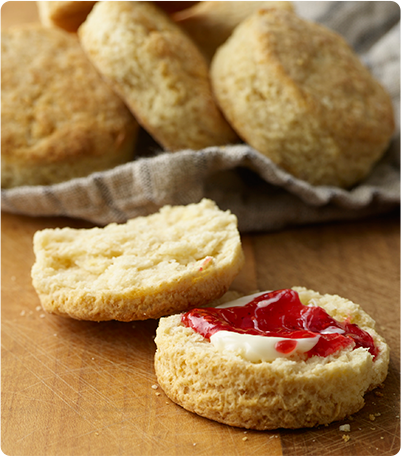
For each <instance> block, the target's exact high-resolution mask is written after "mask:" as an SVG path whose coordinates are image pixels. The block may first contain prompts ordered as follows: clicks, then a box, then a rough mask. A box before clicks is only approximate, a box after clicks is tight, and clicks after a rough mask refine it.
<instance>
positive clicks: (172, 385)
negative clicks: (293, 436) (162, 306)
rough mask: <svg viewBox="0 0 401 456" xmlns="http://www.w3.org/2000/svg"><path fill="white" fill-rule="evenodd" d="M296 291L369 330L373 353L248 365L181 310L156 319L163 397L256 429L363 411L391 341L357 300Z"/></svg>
mask: <svg viewBox="0 0 401 456" xmlns="http://www.w3.org/2000/svg"><path fill="white" fill-rule="evenodd" d="M294 290H296V291H297V292H298V294H299V297H300V300H301V302H302V304H304V305H313V306H320V307H322V308H323V309H325V311H326V312H327V313H328V314H329V315H331V316H332V317H333V318H335V319H336V320H337V321H340V322H344V321H348V322H349V323H351V324H357V325H358V326H359V327H360V328H361V329H362V330H364V331H366V332H368V333H369V335H370V336H371V337H372V338H373V341H374V344H375V347H376V349H377V350H378V354H377V356H376V357H375V358H374V356H373V355H372V354H371V353H370V352H369V351H368V349H366V348H362V347H358V348H356V349H354V350H350V349H349V348H346V349H345V348H344V349H341V350H340V351H338V352H335V353H333V354H331V355H329V356H327V357H321V356H316V355H315V356H312V357H310V358H308V359H305V358H304V357H301V356H300V357H298V358H297V357H288V358H286V357H278V358H276V359H274V360H273V361H258V362H252V361H249V360H247V359H246V358H244V357H243V356H242V355H241V354H240V353H239V352H236V351H235V350H233V349H232V347H230V346H229V345H230V343H228V346H229V348H230V350H227V351H224V350H223V351H221V350H219V348H217V347H216V346H215V345H213V344H212V343H211V342H209V340H208V339H206V338H204V337H203V336H201V335H200V334H198V333H197V332H195V331H194V330H193V329H192V328H190V327H188V326H185V325H184V324H183V323H182V322H181V315H173V316H170V317H166V318H161V319H160V322H159V327H158V329H157V335H156V338H155V343H156V345H157V351H156V355H155V371H156V375H157V379H158V382H159V384H160V386H161V387H162V388H163V390H164V391H165V393H166V394H167V396H168V397H169V398H170V399H171V400H172V401H174V402H176V403H177V404H179V405H181V406H182V407H184V408H185V409H187V410H189V411H191V412H194V413H196V414H198V415H200V416H203V417H205V418H209V419H212V420H215V421H218V422H221V423H225V424H228V425H231V426H238V427H244V428H250V429H259V430H266V429H277V428H293V429H295V428H302V427H313V426H317V425H319V424H328V423H331V422H332V421H336V420H341V419H343V418H345V417H347V416H348V415H351V414H353V413H356V412H357V411H358V410H360V409H361V408H362V407H363V405H364V394H365V393H366V392H367V391H369V390H371V389H372V388H375V387H376V386H378V385H379V384H380V383H382V382H383V381H384V379H385V378H386V375H387V370H388V364H389V347H388V345H387V344H386V342H385V341H384V339H383V338H382V337H381V336H380V335H379V334H378V333H377V332H376V330H375V322H374V320H373V319H372V318H371V317H370V316H369V315H367V314H366V313H365V312H364V311H363V310H362V309H361V307H360V306H359V305H357V304H355V303H353V302H351V301H349V300H347V299H344V298H340V297H339V296H335V295H321V294H319V293H317V292H314V291H311V290H307V289H305V288H294ZM225 305H228V303H226V304H225ZM248 337H249V336H248ZM251 337H252V336H251ZM254 337H255V336H254ZM256 337H258V336H256ZM246 344H248V345H246V346H245V347H244V351H248V350H249V348H250V347H249V345H251V344H249V340H248V342H246ZM251 348H252V347H251Z"/></svg>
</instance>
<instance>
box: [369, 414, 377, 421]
mask: <svg viewBox="0 0 401 456" xmlns="http://www.w3.org/2000/svg"><path fill="white" fill-rule="evenodd" d="M369 419H370V421H374V420H375V419H376V417H375V416H374V415H373V413H370V414H369Z"/></svg>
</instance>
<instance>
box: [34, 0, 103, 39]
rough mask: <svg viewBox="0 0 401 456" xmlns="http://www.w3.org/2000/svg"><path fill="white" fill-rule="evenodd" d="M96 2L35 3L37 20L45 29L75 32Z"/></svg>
mask: <svg viewBox="0 0 401 456" xmlns="http://www.w3.org/2000/svg"><path fill="white" fill-rule="evenodd" d="M95 3H96V2H75V1H72V2H47V1H39V2H36V4H37V6H38V13H39V19H40V21H41V22H42V24H43V25H45V26H46V27H59V28H62V29H64V30H66V31H67V32H76V31H77V30H78V27H79V26H80V25H81V24H82V22H83V21H84V20H85V19H86V16H87V15H88V14H89V12H90V10H91V9H92V8H93V5H94V4H95Z"/></svg>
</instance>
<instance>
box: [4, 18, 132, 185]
mask: <svg viewBox="0 0 401 456" xmlns="http://www.w3.org/2000/svg"><path fill="white" fill-rule="evenodd" d="M1 63H2V65H1V103H2V113H1V114H2V116H1V129H2V134H1V178H2V187H4V188H10V187H16V186H21V185H48V184H53V183H57V182H61V181H65V180H69V179H71V178H73V177H81V176H85V175H88V174H90V173H92V172H94V171H101V170H104V169H107V168H111V167H114V166H116V165H118V164H121V163H124V162H126V161H128V160H130V159H131V157H132V155H133V152H134V143H135V139H136V134H137V130H138V124H137V122H136V121H135V119H134V117H133V116H132V114H131V113H130V111H129V110H128V108H127V107H126V106H125V104H124V102H123V101H122V100H121V99H120V98H119V97H118V96H117V95H116V94H115V93H114V92H113V91H112V90H111V88H110V87H109V86H108V84H106V83H105V82H104V81H103V80H102V79H101V77H100V76H99V74H98V72H97V71H96V69H95V68H94V67H93V65H92V64H91V63H90V61H89V60H88V59H87V57H86V55H85V53H84V52H83V51H82V49H81V46H80V44H79V41H78V39H77V37H76V36H74V35H72V34H69V33H68V32H65V31H64V30H61V29H56V28H54V29H52V28H45V27H43V26H25V27H21V28H15V29H10V30H7V31H5V32H2V35H1Z"/></svg>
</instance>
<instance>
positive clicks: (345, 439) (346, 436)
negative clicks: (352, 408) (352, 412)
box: [342, 434, 351, 442]
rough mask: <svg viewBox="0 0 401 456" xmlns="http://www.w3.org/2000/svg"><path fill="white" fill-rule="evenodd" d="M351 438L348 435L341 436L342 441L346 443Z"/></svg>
mask: <svg viewBox="0 0 401 456" xmlns="http://www.w3.org/2000/svg"><path fill="white" fill-rule="evenodd" d="M350 438H351V437H350V436H349V435H348V434H344V435H343V436H342V439H343V440H344V442H348V440H349V439H350Z"/></svg>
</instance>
